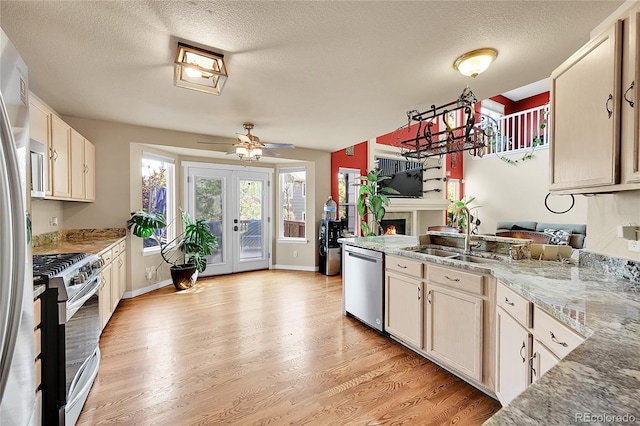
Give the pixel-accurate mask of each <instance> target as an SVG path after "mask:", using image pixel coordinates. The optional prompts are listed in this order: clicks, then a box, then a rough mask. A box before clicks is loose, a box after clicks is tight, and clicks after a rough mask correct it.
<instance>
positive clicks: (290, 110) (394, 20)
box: [0, 0, 622, 154]
mask: <svg viewBox="0 0 640 426" xmlns="http://www.w3.org/2000/svg"><path fill="white" fill-rule="evenodd" d="M621 3H622V2H621V1H590V2H578V1H526V2H522V1H509V2H505V1H497V2H484V1H482V2H481V1H473V2H472V1H421V2H417V1H412V2H402V1H390V2H379V1H378V2H361V1H357V2H355V1H354V2H351V1H340V2H328V1H327V2H324V1H322V2H289V1H287V2H263V1H251V2H244V1H231V2H228V1H216V2H201V1H188V2H186V1H185V2H181V1H180V2H179V1H169V2H165V1H126V2H119V1H82V2H77V1H16V2H13V1H4V0H2V1H0V26H1V27H2V28H3V29H4V31H5V32H6V33H7V35H8V36H9V38H11V40H12V41H13V42H14V44H15V45H16V46H17V47H18V49H19V50H20V51H21V53H22V55H23V57H24V59H25V61H26V62H27V64H28V65H29V67H30V84H31V89H32V91H33V92H34V93H36V94H37V95H38V96H39V97H41V98H42V99H43V100H44V101H45V102H47V103H48V104H49V105H51V107H52V108H54V109H55V110H56V111H57V112H58V113H60V114H62V115H70V116H77V117H86V118H94V119H101V120H109V121H118V122H124V123H132V124H138V125H144V126H152V127H158V128H167V129H174V130H181V131H190V132H196V133H203V134H206V135H212V136H221V137H229V138H232V137H234V135H235V133H236V132H241V131H242V130H243V129H242V123H243V122H245V121H251V122H253V123H255V126H256V127H255V129H254V133H255V134H256V135H258V136H260V138H261V140H262V141H264V142H275V143H293V144H295V145H296V146H300V147H307V148H316V149H322V150H328V151H334V150H337V149H341V148H344V147H346V146H349V145H353V144H356V143H359V142H361V141H364V140H367V139H370V138H373V137H376V136H379V135H381V134H384V133H388V132H390V131H393V130H394V129H396V128H397V127H398V126H400V125H402V124H403V123H404V122H406V115H405V114H406V111H407V110H410V109H414V108H419V109H424V108H426V107H428V106H429V105H431V104H441V103H445V102H448V101H451V100H454V99H455V98H457V96H458V95H459V94H460V92H461V91H462V89H463V88H464V87H465V86H466V85H467V84H468V85H470V87H471V89H472V90H473V91H474V92H475V94H476V95H477V96H478V98H480V99H482V98H485V97H489V96H492V95H495V94H498V93H503V92H506V91H509V90H512V89H515V88H518V87H521V86H524V85H526V84H529V83H532V82H534V81H538V80H541V79H543V78H545V77H548V76H549V74H550V73H551V71H552V70H553V69H554V68H555V67H556V66H558V65H559V64H560V63H561V62H562V61H563V60H564V59H566V58H567V57H569V56H570V55H571V54H572V53H573V52H574V51H575V50H577V49H578V48H579V47H580V46H581V45H582V44H584V43H585V42H586V41H587V40H588V39H589V32H590V31H591V30H592V29H593V28H594V27H596V26H597V25H598V24H599V23H600V22H601V21H602V20H603V19H605V18H606V17H607V16H608V15H609V14H610V13H612V12H613V11H614V10H615V9H616V8H617V7H618V6H620V4H621ZM177 40H183V41H186V42H193V43H196V44H200V45H205V46H211V47H213V48H215V49H218V50H220V51H222V52H224V54H225V60H226V61H227V68H228V72H229V79H228V81H227V84H226V86H225V89H224V91H223V93H222V95H221V96H219V97H218V96H212V95H208V94H203V93H199V92H195V91H191V90H185V89H181V88H177V87H175V86H174V85H173V77H172V76H173V60H174V57H175V51H176V43H177ZM485 46H491V47H494V48H496V49H497V50H498V51H499V56H498V59H497V60H496V61H495V62H494V64H493V65H492V66H491V68H490V69H489V70H488V71H487V72H485V73H484V74H482V75H480V76H478V77H477V78H476V79H471V78H468V77H463V76H462V75H460V74H459V73H457V72H456V71H454V70H453V68H452V65H451V64H452V63H453V61H454V59H455V58H456V57H457V56H459V55H460V54H462V53H464V52H466V51H469V50H472V49H476V48H480V47H485ZM283 154H284V152H283Z"/></svg>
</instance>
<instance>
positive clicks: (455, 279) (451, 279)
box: [444, 275, 460, 283]
mask: <svg viewBox="0 0 640 426" xmlns="http://www.w3.org/2000/svg"><path fill="white" fill-rule="evenodd" d="M444 277H445V278H446V279H448V280H449V281H453V282H456V283H457V282H458V281H460V278H451V277H450V276H448V275H445V276H444Z"/></svg>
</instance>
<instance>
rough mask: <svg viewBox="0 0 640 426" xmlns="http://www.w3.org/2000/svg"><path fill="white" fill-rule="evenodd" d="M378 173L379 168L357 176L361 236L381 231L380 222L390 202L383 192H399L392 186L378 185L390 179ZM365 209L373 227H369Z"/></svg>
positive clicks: (390, 193) (392, 193)
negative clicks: (358, 180)
mask: <svg viewBox="0 0 640 426" xmlns="http://www.w3.org/2000/svg"><path fill="white" fill-rule="evenodd" d="M380 173H381V171H380V170H372V171H370V172H369V173H367V174H366V175H364V176H360V177H358V179H360V183H358V184H356V185H358V186H360V190H359V192H358V214H359V215H360V218H361V220H360V229H361V230H362V236H363V237H369V236H373V235H377V234H378V233H380V232H381V231H382V227H381V226H380V222H382V219H383V218H384V215H385V213H386V212H387V206H388V205H389V202H390V201H389V198H388V197H387V196H386V195H385V194H387V195H396V194H399V192H398V191H397V190H395V189H393V188H389V187H385V186H382V185H380V183H381V182H383V181H385V180H387V179H391V178H390V177H388V176H380ZM367 210H368V211H369V213H371V215H372V216H373V222H374V224H375V227H374V228H373V229H370V228H369V224H368V222H367V215H366V212H367Z"/></svg>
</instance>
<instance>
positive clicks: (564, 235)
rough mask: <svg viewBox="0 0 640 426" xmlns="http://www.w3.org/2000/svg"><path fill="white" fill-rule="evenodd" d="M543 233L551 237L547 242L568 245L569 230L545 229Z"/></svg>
mask: <svg viewBox="0 0 640 426" xmlns="http://www.w3.org/2000/svg"><path fill="white" fill-rule="evenodd" d="M544 233H545V234H547V235H549V236H550V237H551V240H550V241H549V244H555V245H559V246H568V245H569V240H570V239H571V232H569V231H564V230H562V229H545V230H544Z"/></svg>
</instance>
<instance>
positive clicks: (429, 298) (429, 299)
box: [427, 290, 431, 304]
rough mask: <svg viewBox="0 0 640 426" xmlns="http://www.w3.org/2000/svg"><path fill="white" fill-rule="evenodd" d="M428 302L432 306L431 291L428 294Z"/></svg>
mask: <svg viewBox="0 0 640 426" xmlns="http://www.w3.org/2000/svg"><path fill="white" fill-rule="evenodd" d="M427 302H429V304H431V290H429V291H428V292H427Z"/></svg>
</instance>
